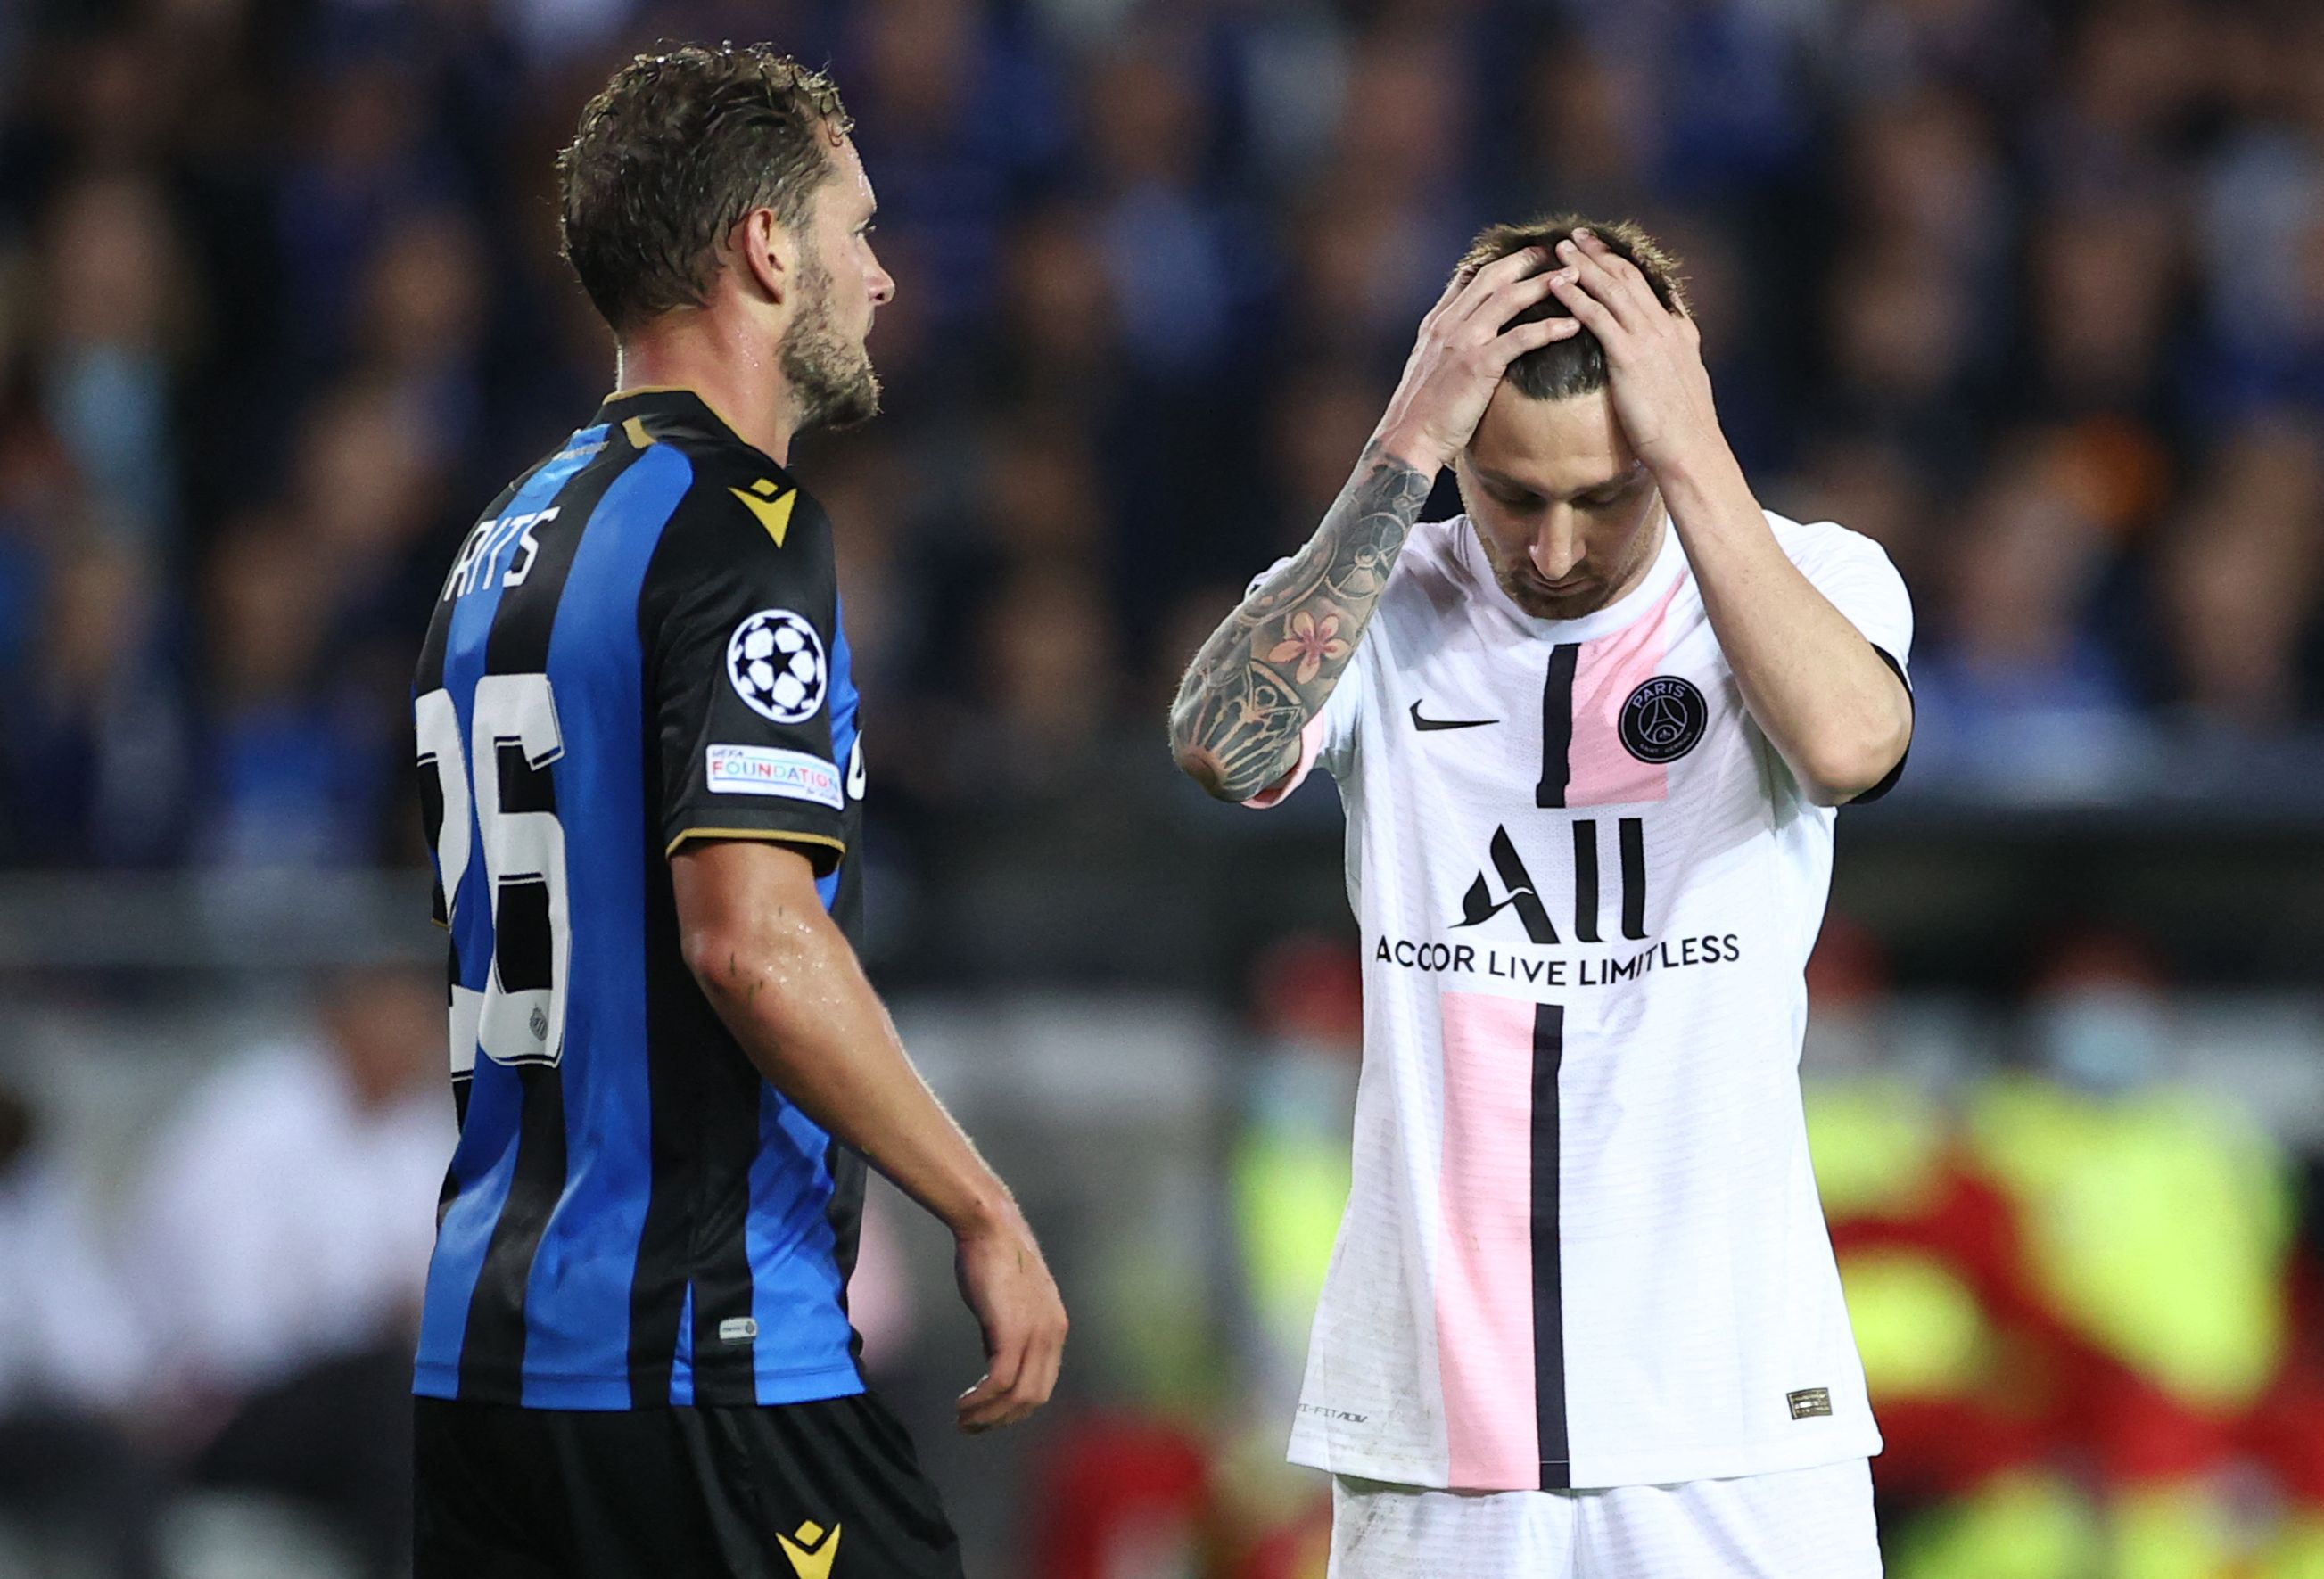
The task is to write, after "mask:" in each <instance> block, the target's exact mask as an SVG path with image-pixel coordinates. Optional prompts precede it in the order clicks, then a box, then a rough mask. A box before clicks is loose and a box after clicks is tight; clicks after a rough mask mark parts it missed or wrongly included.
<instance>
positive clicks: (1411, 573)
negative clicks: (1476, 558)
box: [1380, 515, 1475, 619]
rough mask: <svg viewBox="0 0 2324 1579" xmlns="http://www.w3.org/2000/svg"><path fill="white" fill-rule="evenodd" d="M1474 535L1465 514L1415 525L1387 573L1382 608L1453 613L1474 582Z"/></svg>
mask: <svg viewBox="0 0 2324 1579" xmlns="http://www.w3.org/2000/svg"><path fill="white" fill-rule="evenodd" d="M1471 536H1472V534H1471V530H1470V527H1469V518H1468V517H1467V516H1465V515H1460V516H1453V517H1452V518H1451V519H1446V520H1441V521H1421V522H1419V523H1417V524H1416V525H1415V526H1414V527H1413V528H1412V535H1411V536H1410V537H1407V538H1406V539H1405V544H1404V552H1403V554H1401V555H1398V556H1397V562H1396V568H1395V569H1394V570H1393V571H1392V572H1390V573H1389V574H1388V589H1387V591H1386V592H1384V593H1383V594H1382V595H1381V600H1380V601H1381V604H1382V607H1383V609H1384V610H1389V609H1393V610H1405V611H1406V612H1407V613H1408V612H1409V611H1410V610H1440V611H1443V612H1446V613H1450V612H1452V610H1457V609H1458V608H1460V607H1461V606H1462V601H1463V600H1464V596H1465V594H1466V592H1467V591H1468V590H1469V588H1470V586H1471V583H1473V582H1474V580H1475V572H1474V571H1473V570H1472V569H1471V557H1472V552H1471V546H1470V542H1469V539H1470V537H1471ZM1396 617H1397V618H1399V619H1401V618H1404V617H1405V615H1404V614H1398V615H1397V616H1396Z"/></svg>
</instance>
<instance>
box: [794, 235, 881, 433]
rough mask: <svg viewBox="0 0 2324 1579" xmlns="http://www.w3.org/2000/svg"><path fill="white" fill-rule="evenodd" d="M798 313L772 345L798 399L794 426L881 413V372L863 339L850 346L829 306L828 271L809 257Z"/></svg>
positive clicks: (840, 423) (846, 422) (804, 428)
mask: <svg viewBox="0 0 2324 1579" xmlns="http://www.w3.org/2000/svg"><path fill="white" fill-rule="evenodd" d="M799 286H800V294H801V297H802V298H803V299H802V301H801V304H800V307H799V311H798V317H794V318H792V319H791V322H790V326H789V327H788V328H787V329H785V330H784V331H783V337H782V342H781V344H779V345H777V346H776V348H775V353H776V356H777V358H778V360H779V364H780V366H781V368H782V372H783V377H784V378H785V379H787V380H788V381H789V383H790V386H791V390H792V393H793V395H794V396H795V397H796V398H797V399H798V408H799V419H798V432H800V433H806V432H808V431H809V430H811V429H814V428H818V427H827V428H842V427H854V426H855V425H856V424H858V423H860V422H868V421H870V420H871V418H874V417H877V416H878V415H879V414H880V375H879V374H878V373H876V372H872V371H871V353H870V352H869V351H868V350H866V349H865V348H864V346H863V344H862V342H861V341H858V342H856V343H855V344H853V345H850V344H848V343H847V341H846V340H845V339H844V337H843V336H842V335H840V333H839V328H838V326H837V325H836V324H835V322H834V321H833V316H834V315H833V313H832V310H831V271H830V270H828V269H825V268H824V267H823V266H822V265H821V264H819V263H816V262H812V261H810V262H808V264H807V268H806V269H805V271H803V274H802V277H801V279H800V280H799Z"/></svg>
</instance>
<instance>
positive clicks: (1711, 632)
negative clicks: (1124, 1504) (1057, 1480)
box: [1172, 217, 1913, 1579]
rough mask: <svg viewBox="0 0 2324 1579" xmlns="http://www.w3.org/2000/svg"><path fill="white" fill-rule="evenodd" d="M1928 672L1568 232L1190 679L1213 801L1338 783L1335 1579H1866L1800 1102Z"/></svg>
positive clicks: (1427, 362)
mask: <svg viewBox="0 0 2324 1579" xmlns="http://www.w3.org/2000/svg"><path fill="white" fill-rule="evenodd" d="M1445 466H1450V467H1452V471H1453V473H1454V476H1455V478H1456V480H1457V481H1458V482H1459V484H1460V490H1461V496H1462V502H1463V503H1464V504H1465V505H1466V507H1467V513H1466V514H1465V515H1463V516H1460V517H1455V518H1454V519H1451V520H1448V521H1434V522H1422V521H1420V520H1419V519H1418V517H1419V512H1420V510H1421V507H1422V504H1423V503H1424V501H1425V500H1426V499H1427V497H1428V493H1429V490H1430V487H1431V485H1432V484H1433V483H1434V481H1435V478H1436V474H1437V472H1438V471H1439V469H1440V468H1442V467H1445ZM1911 637H1912V607H1911V604H1910V602H1909V601H1907V599H1906V596H1905V592H1904V583H1902V582H1901V581H1900V580H1899V579H1898V578H1897V575H1896V572H1895V569H1894V568H1893V567H1892V566H1891V565H1889V563H1888V560H1887V556H1886V555H1884V554H1883V553H1882V552H1881V551H1880V549H1879V547H1878V546H1877V545H1876V544H1874V543H1872V542H1870V541H1869V540H1867V539H1866V538H1863V537H1858V536H1857V535H1856V534H1855V533H1853V532H1850V531H1848V530H1846V529H1845V528H1841V527H1838V526H1835V525H1832V524H1831V523H1830V522H1822V523H1818V524H1813V525H1804V524H1802V523H1800V522H1796V521H1791V520H1786V519H1783V518H1782V517H1779V516H1775V515H1772V514H1769V513H1767V512H1766V511H1764V510H1761V509H1760V507H1759V504H1758V502H1757V500H1756V499H1755V498H1754V497H1753V496H1752V493H1751V490H1750V488H1749V486H1748V484H1747V482H1745V480H1744V477H1743V474H1742V472H1741V469H1740V468H1739V466H1738V464H1737V463H1736V460H1735V456H1734V454H1733V453H1732V451H1731V450H1729V447H1728V445H1727V443H1726V440H1725V439H1724V437H1723V436H1721V434H1720V426H1719V420H1718V416H1717V413H1716V411H1715V410H1714V409H1713V406H1712V402H1711V380H1710V376H1709V374H1708V373H1707V372H1705V371H1704V367H1703V363H1702V357H1701V341H1700V338H1699V336H1698V335H1697V333H1696V329H1695V326H1694V324H1693V321H1692V319H1691V318H1689V317H1687V316H1686V313H1685V310H1684V302H1683V298H1682V296H1681V295H1680V292H1679V289H1678V281H1677V277H1676V273H1675V271H1674V266H1673V264H1672V262H1671V260H1670V259H1669V258H1668V257H1666V256H1665V255H1664V254H1663V252H1661V251H1660V249H1659V248H1657V247H1656V246H1655V243H1653V242H1652V241H1651V240H1650V239H1649V238H1648V237H1646V235H1644V234H1640V233H1639V232H1637V230H1635V229H1633V228H1631V227H1629V226H1627V225H1585V224H1583V223H1582V222H1580V221H1578V220H1575V219H1572V218H1570V217H1568V218H1559V219H1551V220H1545V221H1542V222H1538V223H1536V224H1534V225H1526V226H1509V225H1504V226H1496V227H1495V228H1493V229H1492V230H1489V231H1488V232H1486V233H1485V234H1483V235H1482V236H1480V238H1479V239H1478V242H1477V243H1476V245H1475V247H1474V248H1473V249H1472V250H1471V252H1470V254H1469V255H1468V257H1466V258H1465V259H1464V260H1463V261H1462V265H1461V267H1460V269H1459V270H1458V271H1456V273H1455V275H1454V277H1453V280H1452V283H1451V285H1450V286H1449V287H1448V288H1447V289H1446V290H1445V292H1444V295H1443V298H1442V299H1441V300H1440V301H1439V302H1438V303H1437V304H1436V306H1435V308H1434V309H1433V310H1432V311H1431V312H1430V313H1429V314H1428V317H1427V318H1426V319H1425V322H1424V323H1423V325H1422V326H1421V331H1420V335H1419V337H1418V343H1417V344H1416V345H1415V347H1414V350H1413V353H1412V356H1411V359H1410V361H1409V362H1408V363H1406V369H1405V373H1404V379H1403V381H1402V383H1401V384H1400V385H1399V387H1398V388H1397V391H1396V393H1395V395H1394V396H1393V397H1392V398H1391V399H1390V401H1389V405H1388V412H1387V415H1386V416H1385V417H1384V418H1382V419H1381V422H1380V425H1379V428H1378V429H1377V430H1376V432H1375V434H1374V436H1373V439H1372V442H1371V444H1370V445H1369V448H1368V449H1367V450H1366V451H1365V453H1364V454H1363V456H1362V458H1361V459H1360V461H1359V462H1358V464H1357V467H1356V472H1355V475H1354V476H1353V478H1352V479H1351V481H1350V482H1349V484H1348V486H1347V489H1346V491H1344V492H1342V495H1341V496H1340V499H1339V500H1338V501H1337V502H1336V503H1335V504H1334V505H1333V508H1332V510H1331V511H1330V512H1329V513H1328V514H1327V515H1326V516H1325V518H1324V519H1323V525H1322V527H1321V528H1319V529H1318V531H1317V532H1316V534H1315V537H1314V539H1313V540H1312V541H1311V542H1310V543H1309V544H1308V546H1307V547H1306V549H1305V551H1303V552H1302V553H1301V554H1299V555H1297V556H1296V557H1294V558H1292V559H1289V560H1286V561H1285V562H1284V563H1283V564H1282V565H1278V566H1277V567H1276V568H1275V569H1274V570H1273V571H1271V572H1269V573H1268V574H1265V575H1263V576H1261V577H1260V578H1259V581H1258V582H1256V583H1254V584H1253V586H1252V588H1251V591H1250V594H1249V596H1248V597H1246V599H1245V600H1244V601H1243V603H1242V605H1241V606H1240V608H1239V609H1237V610H1235V611H1234V613H1233V614H1232V615H1231V616H1230V617H1229V619H1228V620H1227V621H1226V623H1225V624H1224V625H1222V627H1221V628H1220V629H1219V630H1218V632H1217V633H1216V634H1215V635H1214V636H1213V638H1211V640H1210V641H1209V642H1208V643H1207V644H1206V645H1205V646H1204V647H1203V650H1202V652H1201V653H1200V654H1199V655H1198V656H1197V657H1196V658H1195V661H1194V666H1193V668H1192V669H1191V671H1190V672H1189V673H1188V675H1187V676H1186V679H1185V685H1184V687H1183V688H1182V690H1181V692H1180V693H1179V698H1178V702H1177V705H1176V709H1175V711H1174V712H1173V715H1172V743H1173V746H1174V747H1175V748H1176V753H1177V756H1178V760H1179V762H1180V764H1181V765H1182V766H1183V767H1185V769H1186V771H1187V772H1188V773H1189V774H1191V775H1192V776H1194V778H1195V779H1196V780H1197V781H1198V782H1200V783H1201V784H1202V785H1203V788H1205V789H1206V790H1208V791H1209V792H1210V793H1211V794H1214V795H1218V796H1221V797H1222V798H1224V799H1228V800H1234V801H1248V802H1250V803H1254V804H1259V805H1268V804H1272V803H1274V802H1276V801H1277V800H1279V799H1280V798H1281V797H1282V796H1283V795H1284V794H1287V793H1288V792H1289V790H1290V789H1291V787H1292V786H1293V785H1296V784H1297V783H1298V781H1299V779H1300V778H1301V776H1304V775H1305V773H1306V772H1307V771H1308V769H1309V768H1310V767H1312V766H1314V764H1316V763H1318V762H1320V763H1322V764H1323V767H1325V768H1326V769H1327V770H1328V771H1329V772H1330V773H1331V774H1332V775H1333V777H1334V778H1336V779H1337V780H1338V781H1339V786H1340V793H1341V796H1342V800H1343V801H1344V802H1345V803H1346V807H1347V815H1348V891H1349V897H1350V899H1351V903H1352V904H1353V905H1354V907H1355V910H1356V913H1357V919H1358V922H1359V923H1360V927H1361V931H1362V948H1363V955H1364V1000H1365V1003H1364V1034H1365V1041H1364V1061H1363V1071H1362V1075H1361V1078H1360V1083H1359V1088H1358V1095H1357V1099H1356V1121H1355V1131H1356V1134H1355V1167H1354V1173H1353V1182H1352V1186H1351V1190H1350V1193H1349V1199H1348V1206H1347V1211H1346V1215H1345V1216H1344V1217H1343V1219H1342V1225H1341V1229H1340V1236H1339V1242H1338V1244H1337V1245H1336V1246H1335V1247H1334V1250H1333V1257H1332V1265H1331V1271H1330V1273H1329V1275H1328V1277H1327V1279H1326V1281H1325V1284H1324V1288H1323V1298H1322V1300H1321V1303H1320V1306H1319V1308H1318V1309H1317V1312H1316V1317H1315V1330H1314V1342H1313V1344H1312V1346H1311V1348H1310V1351H1309V1355H1308V1364H1307V1376H1306V1382H1305V1388H1304V1391H1303V1395H1302V1398H1301V1400H1300V1404H1299V1413H1298V1418H1297V1420H1296V1423H1295V1425H1294V1427H1293V1429H1292V1438H1291V1455H1292V1457H1293V1458H1294V1459H1295V1460H1296V1462H1298V1463H1301V1464H1313V1465H1314V1466H1316V1467H1317V1468H1320V1469H1323V1470H1327V1471H1329V1472H1330V1473H1332V1475H1333V1507H1334V1519H1333V1559H1332V1574H1333V1579H1403V1576H1405V1575H1408V1574H1421V1573H1443V1574H1480V1575H1483V1574H1492V1575H1517V1574H1525V1575H1528V1576H1531V1575H1540V1576H1543V1579H1551V1576H1558V1579H1670V1576H1673V1575H1681V1574H1683V1575H1697V1574H1720V1575H1757V1576H1760V1579H1815V1576H1819V1575H1828V1576H1830V1579H1866V1576H1867V1575H1871V1574H1877V1573H1878V1571H1879V1565H1880V1555H1879V1549H1878V1546H1877V1539H1876V1537H1875V1533H1874V1529H1873V1519H1872V1493H1871V1482H1870V1478H1869V1473H1868V1469H1867V1464H1866V1460H1867V1457H1868V1455H1871V1454H1872V1453H1875V1452H1877V1451H1878V1449H1879V1446H1880V1438H1879V1434H1878V1432H1877V1430H1876V1429H1875V1428H1874V1425H1873V1420H1872V1414H1871V1410H1870V1409H1869V1408H1868V1407H1867V1404H1866V1401H1865V1394H1864V1376H1863V1371H1862V1368H1861V1366H1860V1365H1859V1364H1858V1361H1857V1356H1856V1351H1855V1346H1854V1343H1853V1341H1852V1339H1851V1337H1850V1335H1849V1327H1848V1314H1847V1311H1846V1309H1845V1308H1844V1307H1843V1306H1842V1304H1841V1301H1840V1280H1839V1276H1838V1273H1837V1271H1836V1270H1835V1268H1834V1266H1833V1262H1832V1254H1831V1242H1830V1239H1829V1237H1828V1236H1827V1235H1826V1233H1825V1230H1824V1224H1823V1217H1822V1214H1821V1211H1820V1209H1819V1207H1818V1206H1817V1201H1816V1191H1815V1180H1814V1178H1813V1176H1812V1173H1811V1172H1810V1170H1809V1167H1808V1153H1807V1141H1806V1134H1805V1128H1804V1123H1803V1117H1802V1113H1801V1106H1800V1092H1799V1082H1798V1072H1797V1071H1798V1064H1799V1056H1800V1039H1801V1034H1802V1031H1803V1026H1804V1024H1805V1020H1806V1012H1807V999H1806V990H1805V987H1804V983H1803V967H1804V965H1805V963H1806V960H1807V955H1808V950H1809V949H1810V947H1811V946H1812V944H1813V942H1814V941H1815V935H1816V932H1817V928H1818V926H1819V925H1820V923H1821V918H1822V913H1823V904H1824V896H1825V894H1826V892H1827V890H1828V888H1829V886H1830V883H1831V858H1832V822H1833V810H1832V808H1834V807H1835V806H1837V805H1839V804H1840V803H1842V802H1846V801H1850V800H1860V799H1864V798H1866V797H1867V796H1869V795H1872V794H1877V793H1879V792H1881V791H1883V790H1885V789H1886V787H1887V785H1889V784H1890V783H1892V782H1893V781H1894V780H1895V776H1896V774H1897V771H1898V770H1899V768H1900V767H1902V765H1903V761H1904V751H1905V747H1906V744H1907V742H1908V740H1909V739H1910V737H1911V732H1912V717H1913V714H1912V699H1911V695H1910V693H1909V692H1908V691H1907V689H1906V687H1905V684H1904V662H1905V660H1906V657H1907V656H1908V652H1907V648H1908V647H1909V644H1910V641H1911Z"/></svg>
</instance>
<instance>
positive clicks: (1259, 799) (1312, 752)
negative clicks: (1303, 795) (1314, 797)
mask: <svg viewBox="0 0 2324 1579" xmlns="http://www.w3.org/2000/svg"><path fill="white" fill-rule="evenodd" d="M1322 754H1323V714H1322V713H1317V714H1316V715H1315V716H1314V718H1311V719H1309V720H1308V721H1307V727H1306V728H1305V729H1304V730H1300V731H1299V760H1298V761H1297V762H1295V763H1293V764H1292V767H1291V771H1290V772H1288V773H1286V774H1285V775H1284V776H1282V777H1281V778H1278V779H1277V780H1276V781H1275V782H1274V783H1273V784H1271V785H1268V786H1267V787H1266V788H1265V789H1263V790H1261V791H1259V793H1258V794H1255V795H1253V796H1251V797H1250V799H1249V800H1247V801H1245V802H1244V803H1243V804H1244V805H1246V806H1249V807H1250V808H1251V809H1252V810H1253V811H1255V812H1264V811H1266V810H1267V809H1268V807H1270V806H1275V805H1279V804H1281V803H1282V801H1283V797H1284V796H1286V795H1287V794H1290V793H1291V792H1292V791H1293V790H1296V789H1297V788H1298V787H1299V786H1300V785H1302V784H1304V783H1305V782H1306V778H1307V776H1308V774H1310V773H1311V772H1313V771H1314V767H1315V758H1316V757H1319V756H1321V755H1322Z"/></svg>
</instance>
